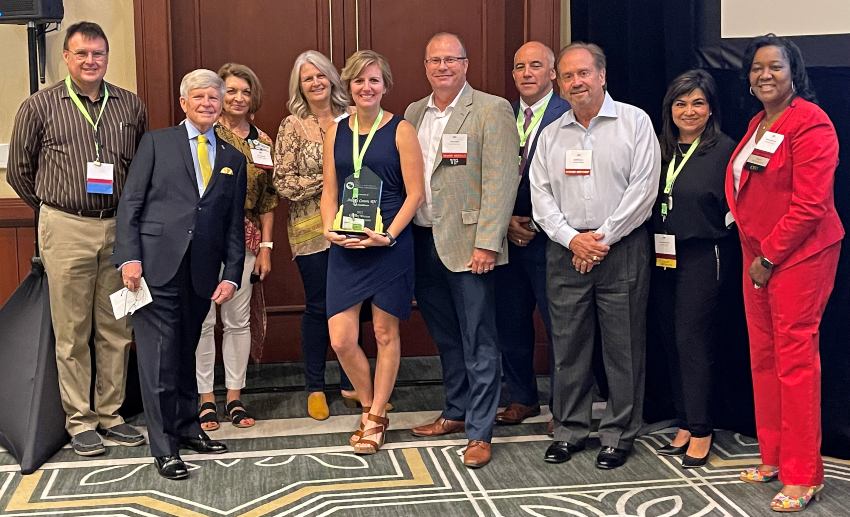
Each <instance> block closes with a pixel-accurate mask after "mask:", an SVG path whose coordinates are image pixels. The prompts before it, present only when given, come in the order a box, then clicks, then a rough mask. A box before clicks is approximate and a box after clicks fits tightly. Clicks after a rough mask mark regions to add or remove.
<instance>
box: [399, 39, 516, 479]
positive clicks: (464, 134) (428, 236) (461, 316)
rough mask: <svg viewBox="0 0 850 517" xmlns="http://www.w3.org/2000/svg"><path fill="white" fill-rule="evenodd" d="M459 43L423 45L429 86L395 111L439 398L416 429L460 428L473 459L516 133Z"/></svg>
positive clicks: (492, 379) (512, 187)
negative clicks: (412, 197)
mask: <svg viewBox="0 0 850 517" xmlns="http://www.w3.org/2000/svg"><path fill="white" fill-rule="evenodd" d="M468 66H469V63H468V60H467V55H466V49H465V47H464V46H463V43H462V42H461V41H460V38H459V37H458V36H456V35H454V34H449V33H438V34H435V35H434V36H433V37H432V38H431V39H430V40H429V41H428V44H427V46H426V48H425V73H426V76H427V78H428V82H429V83H430V84H431V88H432V89H433V93H432V94H431V95H429V96H427V97H425V98H424V99H421V100H419V101H416V102H414V103H413V104H411V105H410V106H409V107H408V108H407V111H406V112H405V114H404V116H405V118H406V119H407V120H409V121H410V122H411V123H412V124H413V125H414V126H416V128H417V132H418V134H419V143H420V145H421V147H422V154H423V157H424V159H425V203H424V204H423V205H422V207H421V208H420V209H419V210H418V211H417V213H416V217H415V218H414V236H415V247H416V300H417V303H418V304H419V307H420V309H421V310H422V315H423V317H424V318H425V323H426V324H427V325H428V330H429V332H430V333H431V337H432V338H433V339H434V341H435V342H436V343H437V348H438V349H439V350H440V361H441V363H442V367H443V385H444V387H445V391H446V404H445V408H444V409H443V413H442V414H441V415H440V417H439V418H438V419H437V420H436V421H435V422H432V423H429V424H426V425H422V426H419V427H416V428H414V429H413V434H414V435H416V436H440V435H444V434H448V433H455V432H460V431H463V430H464V429H466V435H467V438H469V443H468V445H467V447H466V451H465V453H464V457H463V462H464V464H465V465H466V466H467V467H471V468H477V467H483V466H484V465H486V464H487V463H488V462H489V461H490V440H491V437H492V431H493V423H494V419H495V416H496V409H497V406H498V402H499V380H500V374H499V371H500V368H499V349H498V346H497V339H496V318H495V283H494V278H493V277H492V276H491V275H489V273H490V272H491V271H492V270H493V268H495V267H496V266H497V265H501V264H505V263H507V261H508V257H507V246H506V241H505V234H506V232H507V227H508V221H509V220H510V216H511V210H512V209H513V205H514V198H515V197H516V190H517V184H518V182H519V175H518V174H517V165H518V158H517V153H516V150H517V149H518V148H519V136H518V135H517V131H516V123H515V119H514V116H513V112H512V110H511V106H510V104H509V103H508V102H507V101H506V100H505V99H502V98H499V97H494V96H493V95H488V94H486V93H483V92H480V91H477V90H475V89H473V88H472V87H471V86H470V85H469V84H467V82H466V71H467V67H468Z"/></svg>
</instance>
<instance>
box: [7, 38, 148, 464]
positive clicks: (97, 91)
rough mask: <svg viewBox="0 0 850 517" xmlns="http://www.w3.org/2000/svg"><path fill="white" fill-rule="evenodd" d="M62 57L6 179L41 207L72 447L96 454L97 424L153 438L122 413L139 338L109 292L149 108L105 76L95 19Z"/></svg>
mask: <svg viewBox="0 0 850 517" xmlns="http://www.w3.org/2000/svg"><path fill="white" fill-rule="evenodd" d="M63 58H64V60H65V63H66V65H67V67H68V77H67V78H66V79H65V80H63V81H61V82H59V83H57V84H55V85H53V86H51V87H49V88H46V89H44V90H42V91H40V92H38V93H36V94H34V95H33V96H31V97H30V98H28V99H27V100H26V101H24V103H23V104H22V105H21V108H20V110H19V111H18V114H17V116H16V117H15V126H14V129H13V133H12V139H11V143H10V148H9V165H8V171H7V179H8V181H9V184H10V185H12V187H13V188H14V189H15V191H16V192H17V193H18V195H19V196H21V198H23V199H24V200H25V201H26V202H27V203H28V204H29V205H30V206H32V207H33V209H35V210H37V211H38V215H39V219H38V240H39V247H40V250H41V256H42V260H43V262H44V267H45V271H46V272H47V277H48V280H49V281H50V310H51V313H52V318H53V330H54V333H55V335H56V363H57V365H58V370H59V387H60V392H61V394H62V405H63V407H64V409H65V414H66V419H65V427H66V429H67V430H68V433H69V434H70V435H71V436H72V440H71V445H72V446H73V448H74V451H75V452H77V454H80V455H83V456H94V455H97V454H102V453H103V452H105V450H106V449H105V448H104V446H103V442H102V441H101V438H100V436H99V435H98V431H99V432H100V433H101V434H103V435H105V436H106V437H107V438H109V439H111V440H113V441H116V442H118V443H120V444H122V445H131V446H132V445H140V444H142V443H144V442H145V439H144V437H143V436H142V435H141V434H140V433H139V432H138V431H137V430H136V429H134V428H133V427H132V426H130V425H128V424H126V423H124V420H123V419H122V418H121V416H120V415H119V414H118V409H119V408H120V407H121V404H122V403H123V401H124V393H125V381H126V377H127V376H126V369H127V358H128V352H129V346H130V341H131V339H132V337H131V333H130V326H129V323H128V321H127V318H124V319H121V320H116V319H115V316H114V315H113V313H112V308H111V304H110V301H109V295H110V294H111V293H113V292H115V291H118V290H119V289H121V287H122V282H121V274H120V273H119V272H118V271H116V270H115V267H114V266H113V265H112V263H111V262H110V256H111V254H112V248H113V243H114V241H115V211H116V207H117V206H118V199H119V197H120V195H121V190H122V188H123V187H124V181H125V179H126V176H127V170H128V168H129V166H130V161H131V160H132V159H133V155H134V154H135V152H136V147H137V146H138V143H139V140H140V139H141V136H142V134H143V133H144V132H145V130H146V128H147V111H146V109H145V106H144V104H143V103H142V101H141V99H139V98H138V97H137V96H136V95H135V94H133V93H131V92H129V91H127V90H124V89H121V88H119V87H117V86H114V85H112V84H109V83H107V82H106V81H104V80H103V76H104V75H105V74H106V68H107V64H108V61H109V42H108V41H107V39H106V34H104V32H103V29H101V28H100V26H98V25H97V24H95V23H92V22H80V23H77V24H74V25H71V26H70V27H68V30H67V31H66V34H65V43H64V51H63ZM90 340H92V341H94V346H95V358H96V361H97V363H96V370H97V374H96V375H97V379H96V380H95V389H94V401H93V402H94V403H93V404H92V401H91V400H90V398H91V397H90V395H89V393H90V391H91V383H92V378H91V377H92V372H91V356H90V353H89V341H90ZM92 408H94V409H92Z"/></svg>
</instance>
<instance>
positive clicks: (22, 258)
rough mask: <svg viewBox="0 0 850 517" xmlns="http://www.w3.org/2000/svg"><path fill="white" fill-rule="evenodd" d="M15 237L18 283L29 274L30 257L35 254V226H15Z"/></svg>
mask: <svg viewBox="0 0 850 517" xmlns="http://www.w3.org/2000/svg"><path fill="white" fill-rule="evenodd" d="M15 239H16V241H17V242H16V244H17V251H18V283H21V282H22V281H23V280H24V278H26V276H27V275H28V274H30V269H31V264H32V257H33V255H35V228H32V227H20V228H16V229H15Z"/></svg>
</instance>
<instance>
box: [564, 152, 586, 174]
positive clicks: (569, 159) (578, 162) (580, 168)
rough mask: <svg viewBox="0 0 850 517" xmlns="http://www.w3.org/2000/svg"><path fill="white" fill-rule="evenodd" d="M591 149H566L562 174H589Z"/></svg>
mask: <svg viewBox="0 0 850 517" xmlns="http://www.w3.org/2000/svg"><path fill="white" fill-rule="evenodd" d="M592 161H593V151H592V150H590V149H568V150H567V154H566V159H565V162H564V174H566V175H567V176H588V175H590V164H591V163H592Z"/></svg>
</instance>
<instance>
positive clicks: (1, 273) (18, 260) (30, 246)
mask: <svg viewBox="0 0 850 517" xmlns="http://www.w3.org/2000/svg"><path fill="white" fill-rule="evenodd" d="M33 215H34V214H33V210H32V209H31V208H30V207H29V205H27V204H26V203H24V202H23V201H22V200H21V199H17V198H3V199H0V306H2V305H3V304H4V303H6V300H8V299H9V296H10V295H11V294H12V293H13V292H15V289H16V288H17V287H18V284H20V283H21V281H22V280H23V279H24V278H25V277H26V276H27V275H28V274H29V271H30V266H29V264H30V258H31V257H32V255H33V250H34V241H35V232H34V229H33V224H34V223H33V219H34V217H33Z"/></svg>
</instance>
